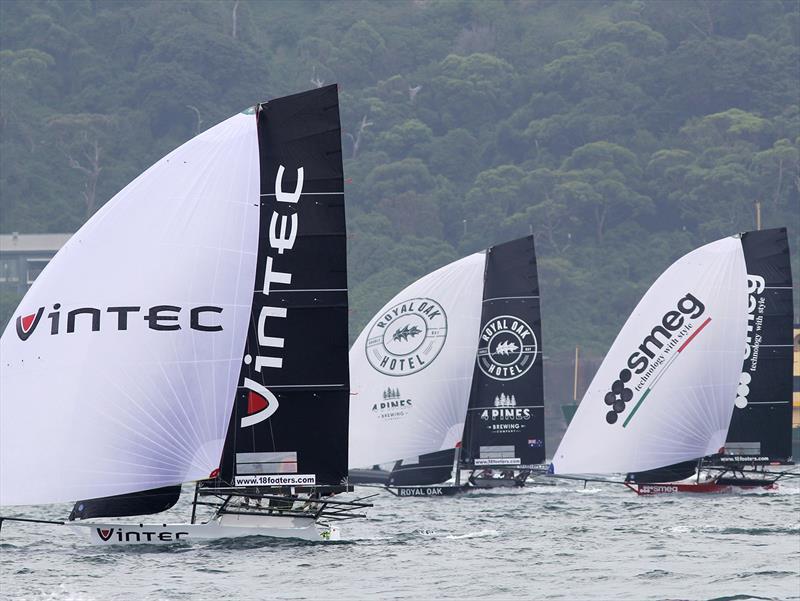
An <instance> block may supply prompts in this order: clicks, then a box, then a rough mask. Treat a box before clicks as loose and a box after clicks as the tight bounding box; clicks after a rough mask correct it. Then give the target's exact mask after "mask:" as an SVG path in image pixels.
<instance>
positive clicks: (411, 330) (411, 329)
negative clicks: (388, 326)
mask: <svg viewBox="0 0 800 601" xmlns="http://www.w3.org/2000/svg"><path fill="white" fill-rule="evenodd" d="M421 333H422V330H420V329H419V328H418V327H417V326H409V325H405V326H403V327H402V328H399V329H398V330H396V331H395V333H394V334H393V335H392V340H408V338H409V337H411V338H413V337H414V336H416V335H417V334H421Z"/></svg>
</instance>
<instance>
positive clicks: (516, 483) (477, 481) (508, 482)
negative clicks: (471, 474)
mask: <svg viewBox="0 0 800 601" xmlns="http://www.w3.org/2000/svg"><path fill="white" fill-rule="evenodd" d="M469 483H470V484H472V486H474V487H475V488H522V487H523V486H525V481H524V480H517V479H515V478H470V479H469Z"/></svg>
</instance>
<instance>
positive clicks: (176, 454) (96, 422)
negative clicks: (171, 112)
mask: <svg viewBox="0 0 800 601" xmlns="http://www.w3.org/2000/svg"><path fill="white" fill-rule="evenodd" d="M259 184H260V182H259V151H258V138H257V133H256V118H255V116H254V115H253V114H252V113H251V114H240V115H237V116H234V117H232V118H231V119H228V120H227V121H225V122H223V123H221V124H219V125H217V126H216V127H213V128H211V129H210V130H208V131H206V132H204V133H203V134H201V135H199V136H197V137H196V138H194V139H193V140H190V141H189V142H187V143H186V144H184V145H183V146H181V147H180V148H178V149H177V150H175V151H173V152H172V153H170V154H169V155H168V156H166V157H165V158H163V159H162V160H160V161H159V162H158V163H156V164H155V165H153V166H152V167H151V168H150V169H148V170H147V171H146V172H144V173H143V174H142V175H141V176H139V177H138V178H137V179H136V180H134V181H133V182H132V183H131V184H130V185H128V186H127V187H126V188H125V189H123V190H122V191H121V192H120V193H118V194H117V195H116V196H115V197H114V198H113V199H111V200H110V201H109V202H108V203H107V204H106V205H105V206H104V207H103V208H102V209H101V210H100V211H98V213H97V214H96V215H95V216H94V217H92V218H91V219H90V220H89V221H88V222H87V223H86V224H85V225H84V226H83V227H82V228H81V229H80V230H79V231H78V232H77V233H76V234H75V235H74V236H73V237H72V239H71V240H70V241H69V242H68V243H67V244H66V245H65V246H64V248H63V249H62V250H61V251H60V252H59V253H58V254H57V255H56V256H55V258H54V259H53V260H52V261H51V263H50V265H48V267H47V268H46V269H45V270H44V272H43V273H42V274H41V275H40V276H39V278H38V279H37V281H36V282H35V283H34V285H33V286H32V287H31V289H30V291H29V292H28V294H27V295H26V296H25V298H24V300H23V301H22V303H21V304H20V306H19V308H18V310H17V312H16V313H15V314H14V316H13V318H12V320H11V322H10V323H9V325H8V327H7V328H6V330H5V332H4V334H3V336H2V340H0V355H1V356H2V365H1V367H0V370H1V371H0V503H2V504H38V503H53V502H61V501H68V500H74V499H76V498H84V499H86V498H96V497H102V496H107V495H116V494H122V493H128V492H133V491H140V490H145V489H153V488H158V487H163V486H168V485H175V484H179V483H181V482H185V481H190V480H196V479H202V478H206V477H208V476H209V474H210V472H212V470H214V469H216V468H217V466H218V465H219V460H220V454H221V451H222V445H223V441H224V439H225V433H226V429H227V426H228V421H229V419H230V416H231V408H232V403H233V398H234V393H235V390H236V385H237V378H238V376H239V368H240V365H241V361H242V353H243V349H244V344H245V336H246V333H247V325H248V320H249V316H250V305H251V302H252V295H253V282H254V280H255V268H256V249H257V245H258V233H259V207H258V205H259Z"/></svg>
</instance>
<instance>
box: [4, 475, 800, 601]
mask: <svg viewBox="0 0 800 601" xmlns="http://www.w3.org/2000/svg"><path fill="white" fill-rule="evenodd" d="M359 490H362V489H359ZM364 490H366V489H364ZM188 496H189V495H186V497H188ZM374 502H375V507H374V508H373V509H372V510H370V511H369V518H368V519H366V520H359V521H352V522H350V523H345V524H344V526H343V530H344V537H345V538H347V539H348V542H341V543H302V542H292V541H275V540H269V539H263V538H258V537H255V538H249V539H243V540H237V541H230V540H229V541H217V542H213V543H212V542H209V543H203V544H192V545H179V546H174V547H126V548H108V547H105V548H103V547H95V546H92V545H90V544H89V543H87V542H85V541H84V539H83V538H81V537H79V536H78V535H77V534H75V533H74V532H72V531H67V530H66V529H62V528H60V527H58V526H30V525H24V524H13V523H6V524H5V525H4V526H3V529H2V534H0V596H1V597H3V598H8V599H32V600H34V599H35V600H39V599H48V600H49V599H54V600H62V599H102V600H106V599H126V600H127V599H215V600H222V599H271V598H280V599H337V600H341V601H348V600H350V599H372V598H387V599H388V598H399V599H433V598H436V599H446V598H457V599H477V598H480V599H539V598H547V599H570V600H572V599H635V600H639V599H715V600H721V599H729V600H734V599H736V600H745V599H800V479H794V481H792V482H787V483H784V484H782V486H781V489H780V490H778V491H775V492H749V493H739V494H730V495H699V496H689V495H680V496H660V497H652V498H647V497H637V496H636V495H635V494H633V493H632V492H629V491H627V490H625V489H624V488H621V487H615V486H609V485H603V484H590V485H589V486H588V487H587V488H586V489H584V488H583V487H582V484H580V483H573V482H569V483H559V485H558V486H548V487H533V488H526V489H523V490H511V491H490V492H473V493H470V494H467V495H462V496H460V497H451V498H432V499H431V498H404V499H396V498H394V497H392V496H389V495H388V494H386V493H381V494H380V496H378V497H377V498H376V499H375V500H374ZM48 509H49V511H43V510H42V508H37V509H30V510H28V511H27V515H28V516H29V517H42V518H48V517H49V518H52V517H60V516H64V515H66V514H67V511H68V509H69V508H68V507H67V506H63V507H57V508H48ZM54 509H55V510H57V511H56V513H55V514H54V512H53V510H54ZM187 512H188V501H182V502H181V504H179V505H178V507H176V509H175V510H173V511H172V512H170V513H172V514H173V518H174V519H175V520H180V521H184V520H185V519H186V518H185V516H186V515H187ZM181 518H182V519H181ZM154 521H155V520H154ZM158 521H161V520H158Z"/></svg>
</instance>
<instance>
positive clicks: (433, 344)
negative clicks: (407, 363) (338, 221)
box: [349, 252, 486, 468]
mask: <svg viewBox="0 0 800 601" xmlns="http://www.w3.org/2000/svg"><path fill="white" fill-rule="evenodd" d="M485 263H486V255H485V253H483V252H479V253H475V254H473V255H470V256H468V257H465V258H463V259H460V260H458V261H455V262H453V263H450V264H449V265H446V266H444V267H442V268H441V269H438V270H436V271H434V272H432V273H429V274H428V275H426V276H425V277H423V278H421V279H419V280H417V281H416V282H414V283H413V284H411V285H410V286H408V287H407V288H406V289H405V290H403V291H402V292H400V293H399V294H398V295H397V296H395V297H394V298H393V299H392V300H390V301H389V302H388V303H387V304H386V305H385V306H384V307H383V308H382V309H381V310H380V311H379V312H378V313H377V314H376V316H375V317H374V318H373V319H372V320H371V321H370V322H369V324H367V327H366V328H364V331H363V332H361V334H360V335H359V337H358V339H357V340H356V342H355V344H354V345H353V347H352V348H351V349H350V390H351V395H352V396H351V397H350V460H349V465H350V467H351V468H355V467H366V466H372V465H375V464H378V463H384V462H387V461H393V460H397V459H403V458H406V457H415V456H418V455H422V454H424V453H431V452H434V451H440V450H443V449H448V448H450V449H452V448H454V447H455V445H456V444H457V443H459V442H460V441H461V436H462V433H463V430H464V420H465V418H466V412H467V405H468V402H469V391H470V386H471V383H472V372H473V370H474V367H475V353H476V352H477V348H478V334H479V330H480V317H481V299H482V297H483V275H484V266H485ZM415 299H416V300H415ZM431 300H432V301H434V302H435V303H438V305H440V306H441V308H442V309H443V310H444V313H445V314H446V318H447V326H446V327H447V332H446V337H445V339H444V343H443V345H441V347H440V348H439V346H438V341H437V340H436V339H434V338H431V339H430V340H427V341H426V342H423V343H421V344H420V343H419V341H420V340H422V338H421V337H423V336H425V335H427V334H428V333H429V332H430V330H429V331H425V326H424V325H423V323H422V319H424V318H420V317H419V316H418V315H417V314H415V311H417V312H418V313H420V312H419V309H420V308H421V307H422V309H423V311H422V312H421V313H422V314H424V310H425V309H427V308H428V307H429V306H430V304H429V303H430V301H431ZM423 303H426V304H423ZM403 307H405V309H406V312H401V311H402V310H403V309H402V308H403ZM394 308H398V315H397V316H395V317H393V318H392V319H389V320H387V319H386V317H385V316H386V315H387V314H391V312H392V309H394ZM398 318H399V319H398ZM439 319H440V316H435V317H434V319H433V320H432V321H435V322H436V323H433V324H432V327H436V328H438V327H440V326H441V322H440V321H438V320H439ZM381 323H385V324H386V327H385V328H381V326H380V324H381ZM429 325H430V324H429ZM414 328H416V329H417V330H420V332H419V333H417V334H414V331H415V330H414ZM381 330H385V332H383V334H385V336H384V337H385V339H386V340H387V344H388V349H389V351H394V352H395V354H391V353H390V352H387V347H385V346H384V345H383V344H382V342H380V340H379V339H380V338H381V336H382V332H381ZM409 330H410V331H411V332H412V333H411V334H408V331H409ZM436 331H437V332H438V333H441V331H440V330H438V329H437V330H436ZM397 334H399V335H400V336H401V338H400V340H395V339H394V337H395V335H397ZM403 334H406V337H405V339H403V338H402V336H403ZM370 341H372V343H371V344H370V346H369V348H368V347H367V344H368V342H370ZM417 345H419V346H418V349H419V350H420V352H419V353H415V352H410V353H409V352H401V351H408V350H409V349H413V348H415V347H417ZM398 347H399V348H398ZM437 349H438V353H437ZM369 353H372V361H370V357H369V356H368V354H369ZM434 354H435V356H434ZM415 355H419V356H420V357H421V358H422V360H423V361H426V362H427V364H426V366H425V368H424V369H420V370H418V371H414V372H413V373H407V374H404V375H399V374H398V375H387V374H386V373H382V372H381V371H379V370H378V369H376V368H375V367H374V366H373V363H374V364H375V365H378V366H379V367H380V365H381V359H380V358H381V357H383V358H386V359H387V361H391V359H394V360H395V361H399V360H400V359H401V358H403V357H410V358H411V359H412V360H414V357H415ZM388 367H389V364H387V365H386V366H384V367H383V369H384V371H389V370H388ZM415 367H418V365H415ZM412 369H413V368H412ZM384 395H386V396H384ZM382 404H383V405H384V406H385V407H382Z"/></svg>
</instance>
